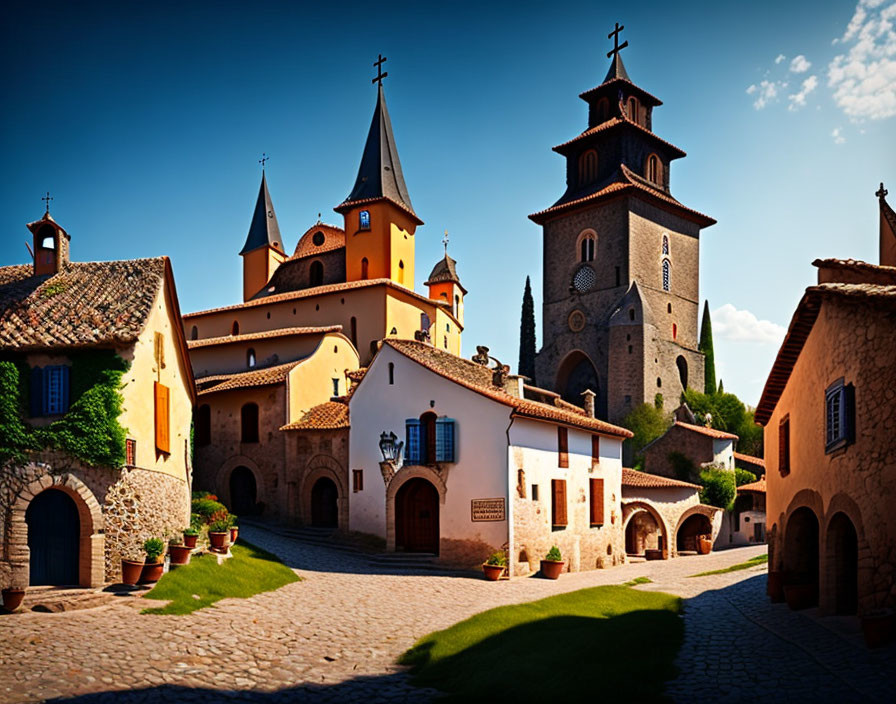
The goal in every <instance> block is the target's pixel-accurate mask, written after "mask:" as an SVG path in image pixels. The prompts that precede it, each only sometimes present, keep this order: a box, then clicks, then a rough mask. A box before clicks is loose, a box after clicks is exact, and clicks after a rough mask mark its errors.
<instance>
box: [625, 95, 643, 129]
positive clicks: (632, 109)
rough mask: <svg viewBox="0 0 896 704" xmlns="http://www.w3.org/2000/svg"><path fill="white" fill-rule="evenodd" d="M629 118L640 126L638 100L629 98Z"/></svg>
mask: <svg viewBox="0 0 896 704" xmlns="http://www.w3.org/2000/svg"><path fill="white" fill-rule="evenodd" d="M628 116H629V118H631V120H632V121H633V122H637V123H639V124H640V122H641V121H640V119H639V116H638V99H637V98H634V97H632V98H629V99H628Z"/></svg>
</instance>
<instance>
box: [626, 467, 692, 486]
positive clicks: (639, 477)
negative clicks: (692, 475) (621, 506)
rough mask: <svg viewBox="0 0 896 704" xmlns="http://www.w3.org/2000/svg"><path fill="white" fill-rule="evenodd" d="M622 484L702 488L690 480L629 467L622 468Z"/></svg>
mask: <svg viewBox="0 0 896 704" xmlns="http://www.w3.org/2000/svg"><path fill="white" fill-rule="evenodd" d="M622 486H637V487H642V488H645V489H660V488H663V487H680V488H687V489H702V488H703V487H702V486H700V485H699V484H691V482H683V481H681V480H680V479H671V478H670V477H663V476H660V475H659V474H651V473H650V472H642V471H639V470H637V469H632V468H630V467H623V468H622Z"/></svg>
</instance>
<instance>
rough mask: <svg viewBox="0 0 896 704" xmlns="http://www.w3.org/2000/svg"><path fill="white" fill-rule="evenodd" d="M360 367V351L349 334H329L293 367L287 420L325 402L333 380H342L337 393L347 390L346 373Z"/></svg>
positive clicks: (331, 388) (341, 393)
mask: <svg viewBox="0 0 896 704" xmlns="http://www.w3.org/2000/svg"><path fill="white" fill-rule="evenodd" d="M359 366H360V363H359V360H358V353H357V351H355V348H354V347H353V346H352V343H351V342H350V341H349V340H348V338H347V337H345V336H344V335H341V334H339V333H327V335H325V336H324V337H323V338H321V339H320V344H319V345H318V346H317V349H315V350H314V352H313V354H312V355H311V356H310V357H308V359H306V360H304V361H303V362H301V363H300V364H298V365H296V366H295V367H293V369H292V371H290V373H289V377H288V378H287V382H286V388H287V394H288V397H289V416H288V420H287V421H286V422H287V423H292V422H293V421H296V420H299V419H300V418H301V416H302V413H303V412H304V411H307V410H308V409H309V408H311V407H312V406H316V405H318V404H320V403H324V402H325V401H329V400H330V398H331V397H332V396H333V395H334V394H333V391H334V389H333V379H338V380H339V392H338V395H343V394H345V393H346V392H347V391H348V388H347V380H346V378H345V372H346V371H347V370H355V369H357V368H358V367H359Z"/></svg>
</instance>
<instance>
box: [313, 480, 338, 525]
mask: <svg viewBox="0 0 896 704" xmlns="http://www.w3.org/2000/svg"><path fill="white" fill-rule="evenodd" d="M311 525H313V526H317V527H319V528H336V527H337V526H338V525H339V489H337V488H336V482H334V481H333V480H332V479H329V478H327V477H321V478H320V479H318V480H317V481H316V482H314V486H312V487H311Z"/></svg>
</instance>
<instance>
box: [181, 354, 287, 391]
mask: <svg viewBox="0 0 896 704" xmlns="http://www.w3.org/2000/svg"><path fill="white" fill-rule="evenodd" d="M302 361H304V360H302V359H299V360H296V361H293V362H287V363H286V364H278V365H277V366H275V367H265V368H264V369H253V370H252V371H249V372H237V373H235V374H213V375H211V376H205V377H201V378H199V379H196V386H198V387H205V388H202V390H201V391H200V392H199V395H200V396H202V395H205V394H213V393H218V392H219V391H231V390H233V389H246V388H251V387H254V386H271V385H273V384H281V383H283V382H284V381H285V380H286V377H287V375H288V374H289V372H290V371H291V370H292V368H293V367H295V366H296V365H297V364H300V363H301V362H302ZM209 384H214V385H213V386H209Z"/></svg>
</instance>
